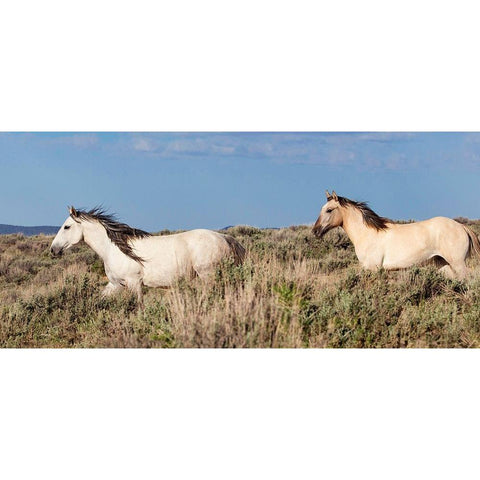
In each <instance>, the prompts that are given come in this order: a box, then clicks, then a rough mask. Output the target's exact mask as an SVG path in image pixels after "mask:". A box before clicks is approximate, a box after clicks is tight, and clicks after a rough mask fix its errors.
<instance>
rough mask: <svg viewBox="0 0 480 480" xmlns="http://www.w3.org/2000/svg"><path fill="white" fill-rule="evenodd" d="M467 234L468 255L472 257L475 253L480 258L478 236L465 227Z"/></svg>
mask: <svg viewBox="0 0 480 480" xmlns="http://www.w3.org/2000/svg"><path fill="white" fill-rule="evenodd" d="M463 228H464V229H465V232H467V235H468V239H469V246H468V254H469V255H472V254H473V253H474V252H475V253H476V254H477V255H478V256H480V240H479V239H478V235H477V234H476V233H475V232H474V231H473V230H472V229H471V228H469V227H467V226H465V225H463Z"/></svg>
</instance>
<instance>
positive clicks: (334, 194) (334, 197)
mask: <svg viewBox="0 0 480 480" xmlns="http://www.w3.org/2000/svg"><path fill="white" fill-rule="evenodd" d="M332 198H333V199H334V200H335V201H336V202H338V197H337V194H336V193H335V190H332Z"/></svg>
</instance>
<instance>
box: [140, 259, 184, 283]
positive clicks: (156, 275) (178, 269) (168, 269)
mask: <svg viewBox="0 0 480 480" xmlns="http://www.w3.org/2000/svg"><path fill="white" fill-rule="evenodd" d="M189 271H190V270H189V269H188V266H187V265H178V264H172V265H169V264H165V263H162V264H155V263H153V264H149V265H145V267H144V272H143V284H144V285H145V286H147V287H170V286H171V285H173V284H174V283H175V281H177V280H178V279H179V278H181V277H184V276H186V275H188V273H189Z"/></svg>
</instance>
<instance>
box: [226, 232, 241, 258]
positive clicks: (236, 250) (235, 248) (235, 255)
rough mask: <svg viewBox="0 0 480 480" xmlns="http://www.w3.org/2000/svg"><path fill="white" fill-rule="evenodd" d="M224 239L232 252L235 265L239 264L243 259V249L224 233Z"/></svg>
mask: <svg viewBox="0 0 480 480" xmlns="http://www.w3.org/2000/svg"><path fill="white" fill-rule="evenodd" d="M224 238H225V240H226V241H227V243H228V246H229V247H230V250H231V251H232V253H233V258H234V260H235V265H241V264H242V263H243V261H244V260H245V249H244V248H243V247H242V245H240V243H239V242H237V240H235V239H234V238H233V237H232V236H230V235H224Z"/></svg>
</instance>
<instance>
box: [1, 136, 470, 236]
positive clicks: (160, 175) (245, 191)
mask: <svg viewBox="0 0 480 480" xmlns="http://www.w3.org/2000/svg"><path fill="white" fill-rule="evenodd" d="M479 187H480V134H478V133H387V132H383V133H2V134H0V223H8V224H16V225H60V224H61V223H62V222H63V221H64V219H65V218H66V215H67V210H66V207H67V205H74V206H75V207H86V208H89V207H92V206H95V205H98V204H103V205H104V206H105V207H107V208H108V209H109V210H110V211H112V212H116V213H117V214H118V216H119V218H120V219H121V220H123V221H125V222H127V223H129V224H130V225H132V226H136V227H139V228H144V229H147V230H151V231H155V230H160V229H163V228H169V229H180V228H182V229H191V228H199V227H205V228H222V227H224V226H226V225H237V224H248V225H256V226H260V227H267V226H286V225H293V224H301V223H310V222H313V221H314V220H315V219H316V217H317V215H318V212H319V210H320V208H321V206H322V205H323V203H324V199H325V196H324V191H325V189H329V190H332V189H334V190H336V192H337V193H338V194H339V195H343V196H346V197H349V198H352V199H355V200H364V201H368V202H369V204H370V206H371V207H372V208H373V209H374V210H375V211H376V212H377V213H379V214H381V215H384V216H388V217H391V218H395V219H416V220H420V219H425V218H429V217H432V216H436V215H444V216H449V217H455V216H467V217H470V218H479V217H480V202H479V191H480V188H479Z"/></svg>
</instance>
